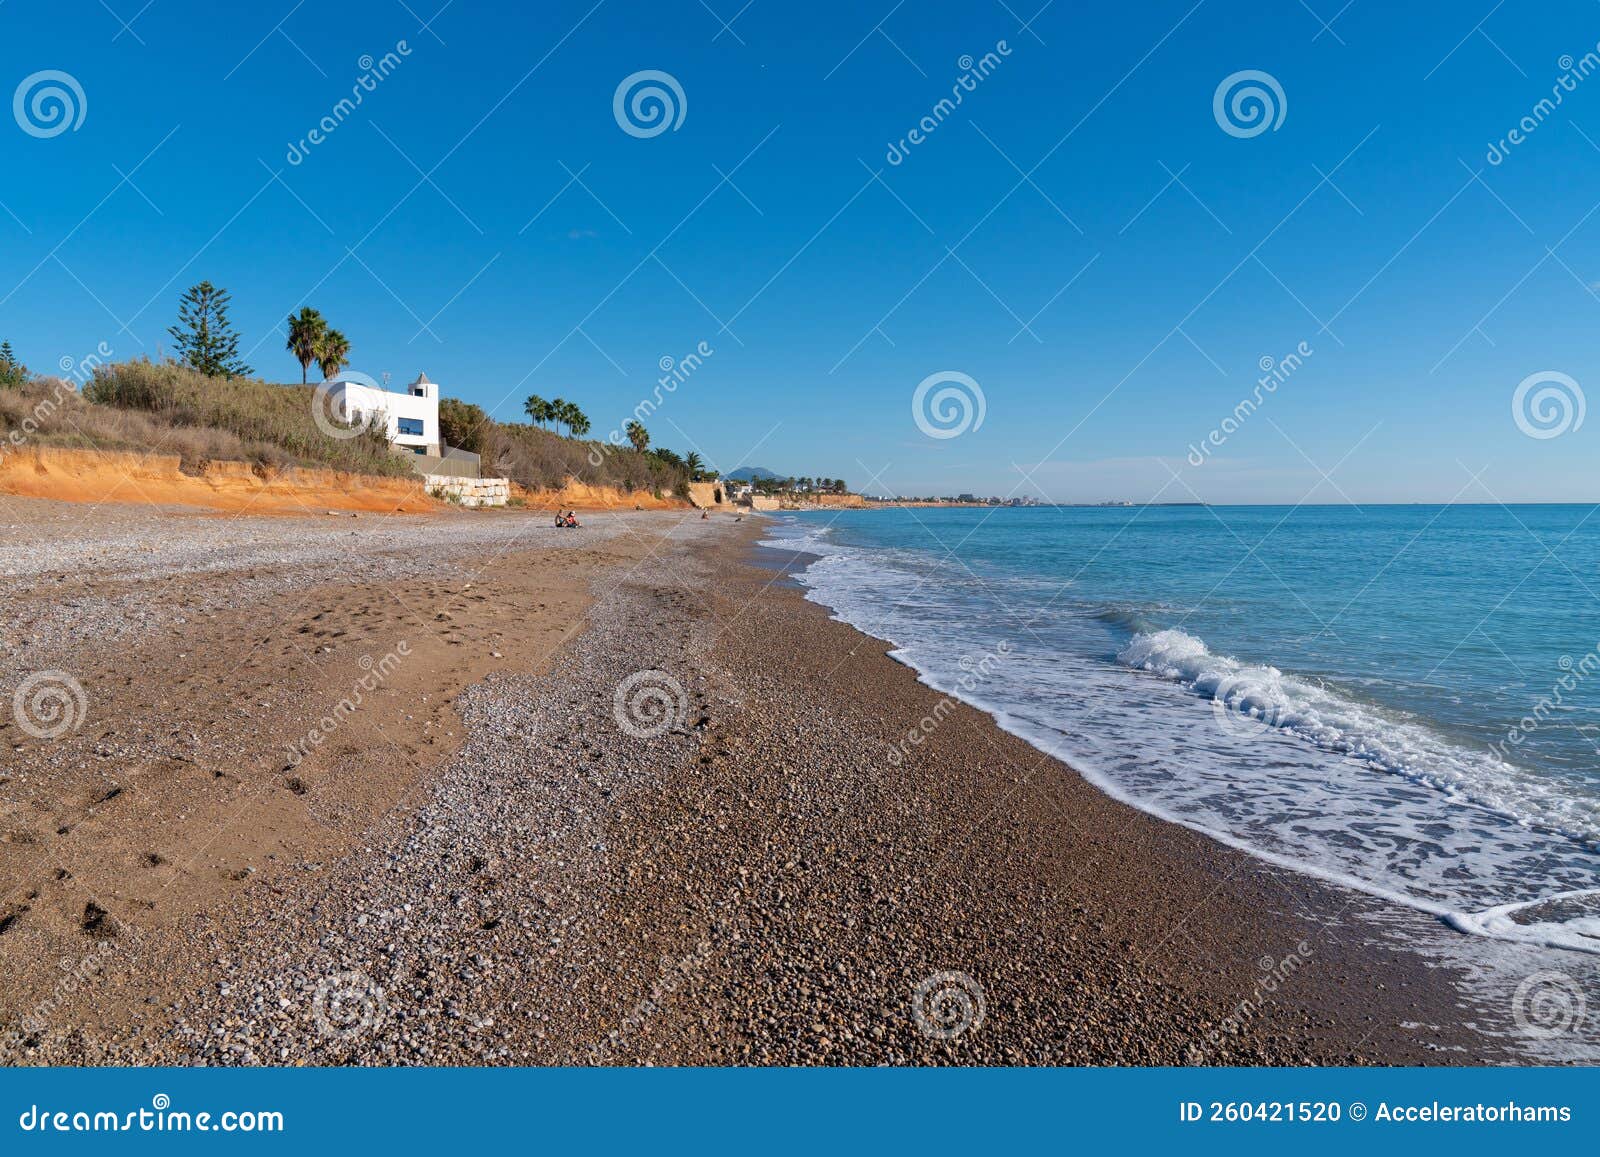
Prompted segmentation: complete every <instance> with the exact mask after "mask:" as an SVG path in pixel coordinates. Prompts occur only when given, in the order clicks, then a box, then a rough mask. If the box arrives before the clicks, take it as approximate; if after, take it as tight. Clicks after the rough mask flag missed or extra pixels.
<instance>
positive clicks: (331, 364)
mask: <svg viewBox="0 0 1600 1157" xmlns="http://www.w3.org/2000/svg"><path fill="white" fill-rule="evenodd" d="M349 361H350V339H349V338H347V337H345V336H344V334H342V333H340V332H339V331H338V330H336V329H330V330H329V331H328V332H327V333H325V334H323V335H322V340H321V341H320V342H318V343H317V362H318V364H320V365H321V366H322V376H323V377H324V378H331V377H334V376H335V375H337V374H338V372H339V371H340V370H342V369H344V367H345V365H346V364H347V363H348V362H349Z"/></svg>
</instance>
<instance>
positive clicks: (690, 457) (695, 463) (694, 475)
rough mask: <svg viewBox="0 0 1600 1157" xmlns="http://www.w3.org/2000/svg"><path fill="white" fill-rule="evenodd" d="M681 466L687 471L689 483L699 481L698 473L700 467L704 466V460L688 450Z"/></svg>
mask: <svg viewBox="0 0 1600 1157" xmlns="http://www.w3.org/2000/svg"><path fill="white" fill-rule="evenodd" d="M683 464H684V466H686V467H687V468H688V470H689V481H690V482H698V481H700V471H701V467H703V466H704V465H705V464H706V463H705V459H704V458H702V457H700V455H699V454H697V453H695V452H694V451H693V450H690V451H689V452H688V453H687V454H685V455H684V456H683Z"/></svg>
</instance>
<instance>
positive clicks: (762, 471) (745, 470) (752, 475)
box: [728, 466, 789, 482]
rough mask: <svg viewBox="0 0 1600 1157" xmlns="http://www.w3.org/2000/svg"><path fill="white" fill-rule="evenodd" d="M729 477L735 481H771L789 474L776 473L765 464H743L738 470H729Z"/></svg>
mask: <svg viewBox="0 0 1600 1157" xmlns="http://www.w3.org/2000/svg"><path fill="white" fill-rule="evenodd" d="M728 477H729V478H731V479H733V480H734V481H735V482H755V481H758V480H759V481H761V482H771V481H772V480H773V479H775V478H787V477H789V476H788V475H787V474H776V473H774V472H773V471H771V470H768V469H767V468H766V467H765V466H741V467H739V469H737V470H730V471H728Z"/></svg>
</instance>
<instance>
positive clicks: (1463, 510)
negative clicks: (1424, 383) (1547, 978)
mask: <svg viewBox="0 0 1600 1157" xmlns="http://www.w3.org/2000/svg"><path fill="white" fill-rule="evenodd" d="M769 544H770V545H773V546H781V547H785V548H788V549H792V550H798V551H803V552H805V553H806V554H808V555H813V556H815V558H814V560H812V561H811V562H810V564H809V565H808V566H806V567H805V568H804V569H803V570H801V571H800V572H799V575H798V579H799V581H800V582H801V583H802V584H803V586H804V587H805V589H806V591H807V595H808V597H810V598H812V599H814V600H815V601H818V602H820V603H823V604H825V605H827V606H828V607H830V608H832V609H833V611H834V613H835V614H836V615H837V617H839V618H841V619H843V620H845V621H846V622H849V623H851V624H852V625H854V626H855V627H857V628H859V629H860V630H862V631H865V632H866V633H868V634H871V635H875V636H877V637H879V638H882V639H885V640H887V641H889V642H891V643H892V644H894V648H895V649H894V651H893V654H894V656H895V657H896V658H897V659H899V660H901V661H902V662H905V663H907V664H908V665H910V666H912V667H913V668H915V669H916V670H917V671H918V672H920V673H921V675H922V677H923V679H924V680H925V681H926V682H928V683H929V684H931V685H933V686H934V687H937V688H939V689H941V690H943V691H945V692H947V693H950V694H953V695H956V696H958V697H960V698H962V699H964V700H967V701H969V702H971V703H972V704H974V705H976V706H978V707H981V708H983V709H985V710H987V711H989V712H991V713H993V714H994V716H995V717H996V719H997V720H998V721H999V722H1000V724H1001V725H1002V726H1004V727H1005V728H1007V729H1008V730H1010V731H1012V732H1014V733H1016V734H1018V735H1020V736H1022V737H1024V738H1026V739H1027V740H1029V741H1030V742H1031V743H1033V744H1034V745H1035V746H1037V747H1038V748H1040V749H1041V750H1043V751H1046V752H1049V753H1051V754H1054V755H1057V756H1059V757H1060V758H1061V759H1063V760H1065V761H1066V762H1068V763H1070V764H1071V765H1072V766H1073V767H1075V768H1077V769H1078V770H1079V771H1080V772H1082V773H1083V774H1085V775H1086V776H1088V777H1089V778H1090V779H1091V780H1092V781H1093V782H1095V783H1096V784H1097V785H1099V786H1100V787H1102V788H1103V789H1104V790H1106V791H1108V792H1110V793H1112V794H1114V795H1116V796H1118V797H1120V798H1123V799H1126V800H1128V801H1129V802H1131V803H1133V804H1135V805H1136V806H1138V807H1141V808H1143V809H1145V810H1147V811H1150V812H1153V813H1155V814H1158V815H1161V816H1164V817H1167V818H1170V819H1173V820H1175V821H1177V822H1180V823H1184V824H1187V825H1189V826H1191V827H1195V828H1198V829H1201V830H1203V831H1206V832H1208V833H1211V834H1212V835H1215V836H1216V837H1217V838H1219V839H1222V840H1224V841H1226V842H1228V843H1230V844H1233V845H1234V846H1237V847H1241V848H1245V849H1247V850H1249V851H1251V852H1253V853H1255V854H1257V855H1259V856H1261V857H1263V858H1266V859H1269V860H1271V861H1273V862H1276V863H1280V864H1283V865H1287V866H1291V867H1294V868H1297V869H1300V870H1303V871H1307V872H1311V873H1314V874H1317V875H1321V876H1324V877H1326V878H1329V879H1333V880H1335V881H1338V882H1341V883H1343V884H1346V885H1349V886H1354V887H1357V888H1359V889H1361V890H1363V891H1366V892H1369V893H1372V894H1376V895H1380V896H1384V897H1387V898H1389V899H1392V900H1396V901H1399V902H1401V903H1404V904H1407V905H1409V906H1412V907H1414V908H1419V909H1421V910H1423V911H1426V912H1429V913H1433V914H1435V915H1437V916H1439V917H1440V918H1441V919H1443V920H1445V921H1446V922H1447V923H1449V924H1451V925H1452V926H1454V927H1456V928H1458V929H1460V930H1461V931H1464V932H1468V933H1473V934H1476V935H1483V936H1490V937H1493V938H1496V939H1502V940H1513V941H1522V942H1525V943H1529V944H1542V945H1547V946H1551V947H1560V948H1569V949H1579V950H1584V951H1590V952H1600V508H1597V507H1593V506H1518V507H1505V506H1372V507H1366V508H1355V507H1350V506H1338V507H1327V506H1319V507H1313V506H1301V507H1293V508H1291V507H1268V506H1251V507H1198V506H1189V507H1096V508H1080V507H1031V508H978V509H966V508H964V509H949V508H942V509H913V510H899V509H881V510H862V511H842V512H841V511H831V512H822V513H815V514H812V513H805V514H795V515H784V516H781V517H779V518H778V519H776V520H774V523H773V527H772V533H771V537H770V540H769ZM912 722H914V721H912ZM914 757H915V753H914V745H908V744H902V745H900V746H899V747H897V748H895V749H894V750H891V751H889V752H886V758H888V759H890V760H891V761H892V760H894V759H900V758H914Z"/></svg>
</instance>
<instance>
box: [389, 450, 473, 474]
mask: <svg viewBox="0 0 1600 1157" xmlns="http://www.w3.org/2000/svg"><path fill="white" fill-rule="evenodd" d="M390 449H391V450H393V451H394V452H395V453H396V454H398V455H399V456H400V457H402V458H404V459H405V460H406V461H407V462H409V463H411V469H413V470H415V471H416V472H417V473H418V474H421V475H423V476H424V477H431V476H433V475H440V474H442V475H444V476H446V477H448V478H477V477H479V476H480V475H482V473H483V461H482V459H481V458H480V457H479V456H478V455H476V454H473V453H471V452H469V451H467V450H457V449H456V448H455V447H454V446H446V447H445V451H444V454H443V455H442V456H441V455H438V454H413V453H412V452H411V451H409V450H404V449H400V448H399V447H395V446H391V447H390Z"/></svg>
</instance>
